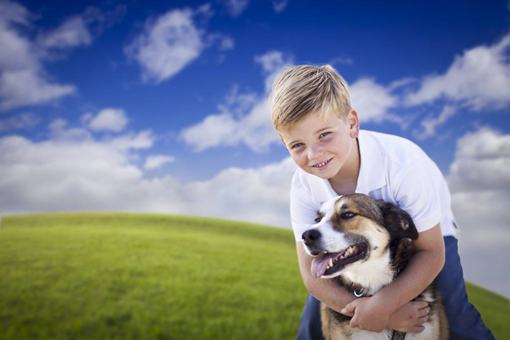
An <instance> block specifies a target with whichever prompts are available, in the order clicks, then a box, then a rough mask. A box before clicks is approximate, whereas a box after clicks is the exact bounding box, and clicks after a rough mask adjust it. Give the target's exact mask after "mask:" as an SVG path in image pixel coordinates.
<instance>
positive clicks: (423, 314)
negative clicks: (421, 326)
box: [418, 308, 430, 318]
mask: <svg viewBox="0 0 510 340" xmlns="http://www.w3.org/2000/svg"><path fill="white" fill-rule="evenodd" d="M429 314H430V308H424V309H420V310H419V311H418V317H419V318H422V317H428V316H429Z"/></svg>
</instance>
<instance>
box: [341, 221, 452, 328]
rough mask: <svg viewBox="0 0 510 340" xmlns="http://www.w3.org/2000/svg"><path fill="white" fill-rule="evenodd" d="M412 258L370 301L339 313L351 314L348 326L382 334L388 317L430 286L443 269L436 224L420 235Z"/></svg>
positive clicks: (358, 301) (442, 248)
mask: <svg viewBox="0 0 510 340" xmlns="http://www.w3.org/2000/svg"><path fill="white" fill-rule="evenodd" d="M415 246H416V250H417V251H416V254H415V255H414V256H413V257H412V258H411V260H410V261H409V264H408V266H407V267H406V269H405V270H404V271H403V272H402V273H401V274H400V275H399V276H398V277H397V278H396V279H395V281H393V282H392V283H391V284H389V285H388V286H386V287H384V288H383V289H381V290H380V291H379V292H378V293H377V294H375V295H374V296H373V297H370V298H366V299H358V300H356V301H353V302H352V303H350V304H349V305H347V306H346V308H345V309H344V311H343V313H352V312H354V316H353V319H352V320H351V325H352V326H355V327H360V328H362V329H366V330H372V331H382V330H383V329H384V328H385V327H386V326H387V323H388V318H389V316H390V315H391V314H392V313H393V312H394V311H396V310H397V309H399V308H400V307H402V306H403V305H404V304H406V303H407V302H409V301H410V300H412V299H414V298H415V297H416V296H418V295H419V294H420V293H421V292H423V290H425V288H426V287H427V286H428V285H430V284H431V283H432V281H433V280H434V278H435V277H436V276H437V275H438V274H439V272H440V271H441V269H442V268H443V265H444V259H445V253H444V252H445V250H444V241H443V237H442V234H441V228H440V226H439V224H437V225H435V226H434V227H433V228H431V229H429V230H426V231H424V232H421V233H420V236H419V237H418V240H416V241H415Z"/></svg>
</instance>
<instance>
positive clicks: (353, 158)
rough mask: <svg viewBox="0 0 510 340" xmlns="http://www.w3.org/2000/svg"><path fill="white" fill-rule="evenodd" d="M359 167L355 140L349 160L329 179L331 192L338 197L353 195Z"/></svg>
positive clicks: (359, 158) (357, 147)
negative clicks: (333, 191)
mask: <svg viewBox="0 0 510 340" xmlns="http://www.w3.org/2000/svg"><path fill="white" fill-rule="evenodd" d="M360 167H361V156H360V152H359V142H358V139H357V138H356V140H355V142H354V145H353V148H352V149H351V152H350V155H349V159H348V160H347V162H346V163H345V164H344V166H343V167H342V169H340V171H339V172H338V173H337V174H336V175H335V176H334V177H332V178H330V179H329V183H330V185H331V187H332V188H333V190H335V192H336V193H337V194H339V195H348V194H353V193H354V192H355V191H356V186H357V183H358V176H359V170H360Z"/></svg>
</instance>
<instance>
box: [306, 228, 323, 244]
mask: <svg viewBox="0 0 510 340" xmlns="http://www.w3.org/2000/svg"><path fill="white" fill-rule="evenodd" d="M301 237H302V238H303V241H305V244H306V245H307V246H311V245H313V244H314V243H315V242H317V240H319V239H320V238H321V232H320V231H318V230H317V229H310V230H307V231H305V232H304V233H303V235H302V236H301Z"/></svg>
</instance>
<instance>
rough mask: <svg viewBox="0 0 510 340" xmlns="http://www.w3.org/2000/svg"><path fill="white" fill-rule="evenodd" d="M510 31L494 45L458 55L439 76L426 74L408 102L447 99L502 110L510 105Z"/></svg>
mask: <svg viewBox="0 0 510 340" xmlns="http://www.w3.org/2000/svg"><path fill="white" fill-rule="evenodd" d="M509 51H510V34H508V35H506V36H504V37H503V38H502V39H501V41H499V42H498V43H497V44H495V45H492V46H477V47H475V48H472V49H470V50H467V51H465V52H464V54H463V55H461V56H458V57H456V58H455V60H454V62H453V63H452V65H451V66H450V67H449V69H448V70H447V71H446V72H445V73H444V74H440V75H431V76H427V77H425V79H424V80H423V82H422V84H421V86H420V88H419V89H418V91H416V92H414V93H410V94H409V95H407V97H406V99H405V102H406V103H407V104H408V105H420V104H424V103H430V102H433V101H436V100H438V99H440V98H445V99H448V100H451V101H454V102H456V103H459V104H462V105H463V106H466V107H467V108H469V109H472V110H475V111H481V110H486V109H489V110H492V109H501V108H505V107H508V105H509V104H510V63H509V60H510V58H509V57H510V53H509Z"/></svg>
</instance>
